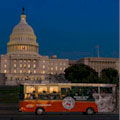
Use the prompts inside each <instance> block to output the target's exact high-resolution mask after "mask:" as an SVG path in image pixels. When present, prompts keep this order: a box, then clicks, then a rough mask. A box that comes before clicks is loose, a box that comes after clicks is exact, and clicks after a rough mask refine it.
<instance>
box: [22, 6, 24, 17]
mask: <svg viewBox="0 0 120 120" xmlns="http://www.w3.org/2000/svg"><path fill="white" fill-rule="evenodd" d="M22 15H25V8H24V7H23V8H22Z"/></svg>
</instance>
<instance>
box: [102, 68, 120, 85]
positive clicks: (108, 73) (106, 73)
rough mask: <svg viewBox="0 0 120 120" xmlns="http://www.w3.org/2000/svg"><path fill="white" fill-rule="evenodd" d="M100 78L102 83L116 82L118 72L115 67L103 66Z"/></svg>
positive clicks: (117, 80) (117, 81)
mask: <svg viewBox="0 0 120 120" xmlns="http://www.w3.org/2000/svg"><path fill="white" fill-rule="evenodd" d="M100 79H101V82H102V83H110V84H118V83H119V74H118V71H117V70H116V69H113V68H105V69H103V70H102V71H101V73H100Z"/></svg>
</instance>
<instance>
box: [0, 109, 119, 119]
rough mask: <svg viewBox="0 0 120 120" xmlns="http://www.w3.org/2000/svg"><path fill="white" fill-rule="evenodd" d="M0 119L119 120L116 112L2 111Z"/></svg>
mask: <svg viewBox="0 0 120 120" xmlns="http://www.w3.org/2000/svg"><path fill="white" fill-rule="evenodd" d="M0 120H119V115H118V114H95V115H83V114H81V113H46V114H45V115H40V116H38V115H35V114H34V113H19V112H14V113H13V112H8V111H6V112H5V111H4V113H3V114H2V112H1V113H0Z"/></svg>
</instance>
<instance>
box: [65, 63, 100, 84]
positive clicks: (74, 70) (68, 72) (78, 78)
mask: <svg viewBox="0 0 120 120" xmlns="http://www.w3.org/2000/svg"><path fill="white" fill-rule="evenodd" d="M64 72H65V78H66V79H67V80H69V81H71V82H72V83H97V82H98V80H99V79H98V73H97V72H96V71H95V70H94V69H92V68H91V67H89V66H87V65H84V64H75V65H72V66H70V67H68V68H67V69H65V71H64Z"/></svg>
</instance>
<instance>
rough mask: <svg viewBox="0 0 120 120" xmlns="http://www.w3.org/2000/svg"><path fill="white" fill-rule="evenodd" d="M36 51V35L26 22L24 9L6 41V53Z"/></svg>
mask: <svg viewBox="0 0 120 120" xmlns="http://www.w3.org/2000/svg"><path fill="white" fill-rule="evenodd" d="M23 52H24V53H30V54H31V53H32V54H33V53H34V54H36V53H38V43H37V42H36V35H35V34H34V31H33V29H32V27H31V26H30V25H28V23H27V22H26V15H25V14H24V11H23V13H22V15H21V19H20V22H19V23H18V25H16V26H15V27H14V28H13V31H12V34H11V35H10V41H9V42H8V54H11V53H12V54H16V53H17V54H18V53H20V54H23Z"/></svg>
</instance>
